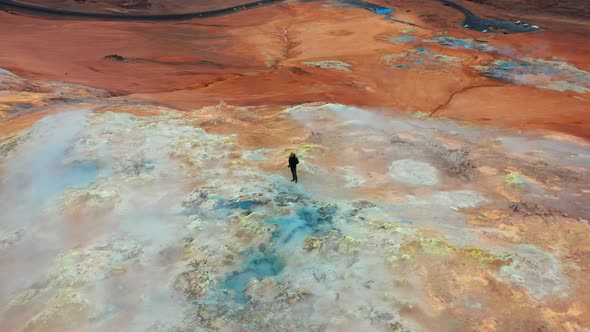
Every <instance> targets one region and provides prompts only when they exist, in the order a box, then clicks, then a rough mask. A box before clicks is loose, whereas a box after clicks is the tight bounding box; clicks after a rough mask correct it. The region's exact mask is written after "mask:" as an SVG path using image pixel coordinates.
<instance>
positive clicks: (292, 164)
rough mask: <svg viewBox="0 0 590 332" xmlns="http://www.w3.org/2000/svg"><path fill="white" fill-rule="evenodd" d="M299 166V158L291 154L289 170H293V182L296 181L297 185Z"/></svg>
mask: <svg viewBox="0 0 590 332" xmlns="http://www.w3.org/2000/svg"><path fill="white" fill-rule="evenodd" d="M297 164H299V159H297V156H296V155H295V154H294V153H293V152H291V155H290V156H289V168H290V169H291V174H293V179H292V180H291V181H295V183H297Z"/></svg>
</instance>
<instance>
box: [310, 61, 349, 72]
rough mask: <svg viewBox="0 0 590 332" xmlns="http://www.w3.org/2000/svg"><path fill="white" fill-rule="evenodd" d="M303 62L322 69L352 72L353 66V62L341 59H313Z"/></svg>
mask: <svg viewBox="0 0 590 332" xmlns="http://www.w3.org/2000/svg"><path fill="white" fill-rule="evenodd" d="M303 64H304V65H307V66H311V67H317V68H321V69H335V70H340V71H346V72H350V71H351V70H350V67H351V66H352V65H351V64H349V63H346V62H344V61H340V60H325V61H311V62H303Z"/></svg>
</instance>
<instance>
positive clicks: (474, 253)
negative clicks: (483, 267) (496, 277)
mask: <svg viewBox="0 0 590 332" xmlns="http://www.w3.org/2000/svg"><path fill="white" fill-rule="evenodd" d="M461 251H462V252H463V253H464V254H465V255H466V256H467V257H469V258H472V259H474V260H476V261H478V262H479V263H484V264H494V265H495V264H498V265H508V264H510V263H511V262H512V258H511V257H510V256H509V255H508V254H502V253H492V252H489V251H487V250H483V249H480V248H473V247H468V248H463V249H462V250H461Z"/></svg>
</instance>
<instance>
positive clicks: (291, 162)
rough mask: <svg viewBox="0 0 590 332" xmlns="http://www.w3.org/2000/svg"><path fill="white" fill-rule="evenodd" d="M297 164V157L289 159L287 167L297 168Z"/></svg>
mask: <svg viewBox="0 0 590 332" xmlns="http://www.w3.org/2000/svg"><path fill="white" fill-rule="evenodd" d="M297 164H299V159H297V157H289V167H291V168H293V167H297Z"/></svg>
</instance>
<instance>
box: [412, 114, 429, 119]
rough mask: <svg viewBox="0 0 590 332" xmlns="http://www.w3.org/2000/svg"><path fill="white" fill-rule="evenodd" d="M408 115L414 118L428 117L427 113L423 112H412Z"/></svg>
mask: <svg viewBox="0 0 590 332" xmlns="http://www.w3.org/2000/svg"><path fill="white" fill-rule="evenodd" d="M410 116H411V117H413V118H414V119H419V120H424V119H428V117H429V115H428V113H424V112H414V113H412V114H411V115H410Z"/></svg>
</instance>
